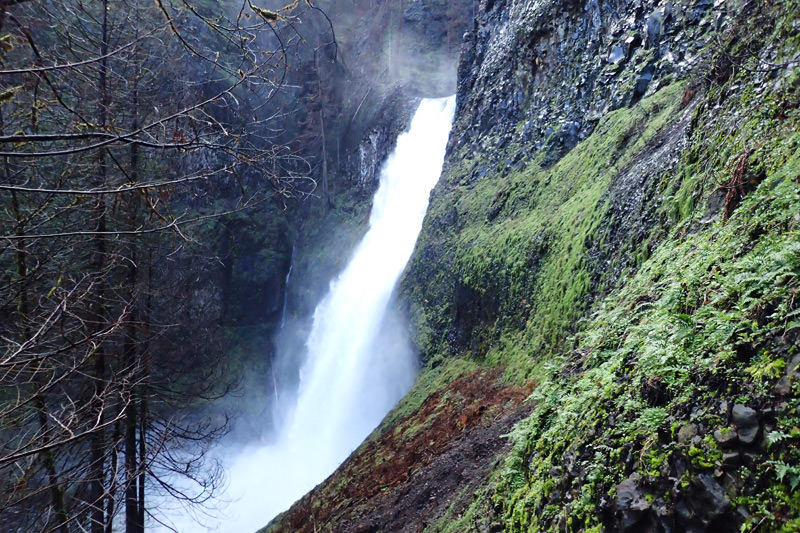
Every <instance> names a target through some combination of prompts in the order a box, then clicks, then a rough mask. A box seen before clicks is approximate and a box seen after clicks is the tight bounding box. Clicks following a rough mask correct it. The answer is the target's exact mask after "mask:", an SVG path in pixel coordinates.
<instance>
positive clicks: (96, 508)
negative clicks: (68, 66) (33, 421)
mask: <svg viewBox="0 0 800 533" xmlns="http://www.w3.org/2000/svg"><path fill="white" fill-rule="evenodd" d="M108 3H109V0H103V2H102V9H103V15H102V16H103V23H102V29H101V43H100V57H102V58H103V59H101V61H100V67H99V76H98V80H97V94H98V97H99V98H100V106H99V114H98V121H97V122H98V124H99V126H100V128H101V129H102V130H104V131H105V129H106V128H107V126H108V106H109V95H108V57H107V56H108V9H109V5H108ZM98 157H99V161H98V171H97V179H96V186H97V187H98V188H103V187H104V186H105V184H106V182H107V176H108V167H107V162H106V152H105V150H101V151H100V154H99V156H98ZM94 215H95V217H96V230H97V232H96V234H95V236H94V238H93V240H94V261H93V263H94V264H93V268H94V272H95V275H96V276H97V279H96V280H95V284H96V287H95V293H94V296H95V301H94V303H93V306H94V311H93V312H92V320H93V321H94V324H93V329H94V333H96V334H99V333H101V332H102V330H103V328H104V327H105V325H106V317H105V314H106V310H105V301H104V299H105V283H106V282H105V280H104V277H105V272H104V270H105V268H106V237H105V233H106V203H105V198H104V196H103V195H98V197H97V200H96V203H95V208H94ZM96 342H97V347H96V351H95V353H94V375H93V377H94V396H93V398H92V401H93V402H94V403H95V405H94V409H93V415H94V417H95V420H96V421H97V422H99V427H98V428H97V430H96V431H94V432H93V433H92V438H91V463H90V467H89V477H90V481H89V483H90V487H89V503H90V505H91V506H92V511H91V533H105V529H106V527H105V526H106V516H105V505H104V502H105V499H106V496H107V493H106V492H105V475H106V464H105V463H106V461H105V459H106V439H105V431H104V429H103V427H102V426H103V422H104V418H105V406H104V396H105V395H106V381H107V378H106V354H105V345H104V342H103V339H101V338H98V339H97V341H96ZM108 520H109V521H110V520H111V517H108Z"/></svg>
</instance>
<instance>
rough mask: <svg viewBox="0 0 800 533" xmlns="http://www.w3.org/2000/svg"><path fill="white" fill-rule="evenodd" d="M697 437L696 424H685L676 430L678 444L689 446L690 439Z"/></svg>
mask: <svg viewBox="0 0 800 533" xmlns="http://www.w3.org/2000/svg"><path fill="white" fill-rule="evenodd" d="M695 435H697V424H686V425H684V426H681V428H680V429H679V430H678V442H679V443H681V444H689V443H690V442H692V438H694V436H695Z"/></svg>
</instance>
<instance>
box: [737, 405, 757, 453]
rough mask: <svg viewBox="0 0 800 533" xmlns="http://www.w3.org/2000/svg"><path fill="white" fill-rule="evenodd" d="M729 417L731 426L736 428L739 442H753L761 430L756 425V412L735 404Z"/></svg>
mask: <svg viewBox="0 0 800 533" xmlns="http://www.w3.org/2000/svg"><path fill="white" fill-rule="evenodd" d="M731 417H732V421H733V425H734V426H736V431H737V433H738V435H739V440H740V441H741V442H742V443H743V444H752V443H753V442H755V440H756V437H758V432H759V430H760V429H761V427H760V425H759V423H758V412H757V411H756V410H755V409H751V408H750V407H746V406H744V405H742V404H738V403H737V404H736V405H734V406H733V411H732V412H731Z"/></svg>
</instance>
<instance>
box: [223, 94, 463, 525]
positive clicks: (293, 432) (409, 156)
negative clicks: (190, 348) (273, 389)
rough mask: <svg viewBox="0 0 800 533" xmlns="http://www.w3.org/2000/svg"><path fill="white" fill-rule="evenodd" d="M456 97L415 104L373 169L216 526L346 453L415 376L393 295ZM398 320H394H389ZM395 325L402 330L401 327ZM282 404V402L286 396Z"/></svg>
mask: <svg viewBox="0 0 800 533" xmlns="http://www.w3.org/2000/svg"><path fill="white" fill-rule="evenodd" d="M454 108H455V97H451V98H441V99H426V100H423V101H422V102H421V103H420V106H419V108H418V110H417V112H416V113H415V115H414V117H413V119H412V121H411V126H410V129H409V130H408V131H407V132H405V133H403V134H401V135H400V137H399V138H398V139H397V146H396V147H395V150H394V152H393V153H392V154H391V155H390V156H389V158H388V159H387V161H386V163H385V164H384V168H383V170H382V172H381V178H380V185H379V188H378V191H377V192H376V194H375V198H374V203H373V207H372V213H371V215H370V222H369V230H368V231H367V233H366V235H365V236H364V238H363V240H362V241H361V243H360V244H359V245H358V247H357V249H356V251H355V252H354V254H353V257H352V258H351V260H350V263H349V264H348V265H347V267H346V268H345V270H344V271H343V272H342V273H341V274H340V275H339V277H338V278H336V279H335V280H334V281H333V282H332V283H331V287H330V291H329V292H328V294H327V295H326V296H325V297H324V298H323V300H322V301H321V302H320V303H319V305H318V306H317V308H316V311H315V313H314V320H313V326H312V329H311V333H310V334H309V337H308V340H307V341H306V351H307V356H306V360H305V362H304V364H303V366H302V368H301V371H300V382H299V387H298V390H297V391H295V393H294V394H287V395H286V396H285V397H288V398H296V401H293V402H284V405H282V406H281V409H282V411H283V412H281V413H279V417H278V418H279V420H282V424H281V425H280V427H279V429H278V435H277V438H276V440H275V442H274V443H273V444H270V445H268V446H263V447H258V448H246V449H244V450H242V451H241V452H240V453H238V455H237V456H236V457H234V458H232V459H231V460H229V461H225V462H226V463H228V464H227V465H226V466H227V469H228V474H229V479H230V486H229V488H228V491H227V494H226V499H227V500H230V501H231V502H232V503H231V504H230V506H228V507H227V509H226V510H225V512H224V513H223V514H225V515H227V516H226V518H223V519H221V523H220V526H219V530H220V531H223V532H231V533H233V532H235V533H242V532H247V531H255V530H256V529H258V528H260V527H263V526H264V525H265V524H266V523H267V522H269V520H271V519H272V518H273V517H274V516H276V515H277V514H278V513H280V512H282V511H284V510H286V509H288V508H289V507H290V506H291V504H292V503H293V502H294V501H296V500H297V499H298V498H300V497H301V496H302V495H303V494H305V493H306V492H308V491H309V490H310V489H312V488H313V487H314V486H315V485H316V484H317V483H319V482H321V481H322V480H324V479H325V478H326V477H327V476H328V475H330V474H331V472H333V471H334V470H335V469H336V467H337V466H339V464H341V463H342V461H344V460H345V459H346V458H347V456H348V455H349V454H350V452H352V451H353V450H354V449H355V448H356V447H357V446H358V445H359V444H360V443H361V442H362V441H363V440H364V438H365V437H366V436H367V435H369V433H370V432H371V431H372V430H373V429H374V428H375V427H376V426H377V425H378V423H380V421H381V419H382V418H383V417H384V416H385V415H386V413H387V412H388V411H389V410H390V409H391V408H392V407H393V406H394V404H395V403H396V402H397V401H398V400H399V399H400V398H401V397H402V396H403V394H405V393H406V392H407V391H408V389H409V388H410V387H411V385H412V384H413V381H414V378H415V375H416V370H417V366H416V357H415V355H414V354H413V352H412V350H411V349H410V347H409V341H408V339H407V328H406V327H402V328H397V327H395V328H392V327H390V325H391V323H392V322H393V320H392V316H390V314H391V313H390V310H391V305H390V304H391V297H392V292H393V291H394V288H395V285H396V284H397V281H398V279H399V277H400V275H401V273H402V272H403V269H404V268H405V265H406V263H407V262H408V259H409V258H410V256H411V253H412V251H413V249H414V244H415V243H416V240H417V237H418V235H419V231H420V228H421V227H422V220H423V218H424V216H425V211H426V209H427V207H428V198H429V196H430V191H431V189H432V188H433V186H434V185H435V184H436V182H437V181H438V179H439V175H440V174H441V170H442V162H443V159H444V153H445V146H446V144H447V139H448V136H449V133H450V127H451V123H452V119H453V113H454ZM395 322H396V321H395ZM401 331H402V332H401ZM287 404H288V405H287Z"/></svg>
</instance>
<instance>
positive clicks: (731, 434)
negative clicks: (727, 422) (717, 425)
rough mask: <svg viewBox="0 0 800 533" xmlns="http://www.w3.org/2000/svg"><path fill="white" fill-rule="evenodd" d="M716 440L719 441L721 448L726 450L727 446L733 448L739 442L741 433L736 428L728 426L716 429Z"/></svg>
mask: <svg viewBox="0 0 800 533" xmlns="http://www.w3.org/2000/svg"><path fill="white" fill-rule="evenodd" d="M714 440H715V441H717V445H718V446H719V447H720V448H722V449H723V450H725V449H727V448H733V447H734V446H736V445H737V444H738V443H739V435H738V434H737V432H736V430H735V429H733V428H731V427H727V428H722V429H717V430H715V431H714Z"/></svg>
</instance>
